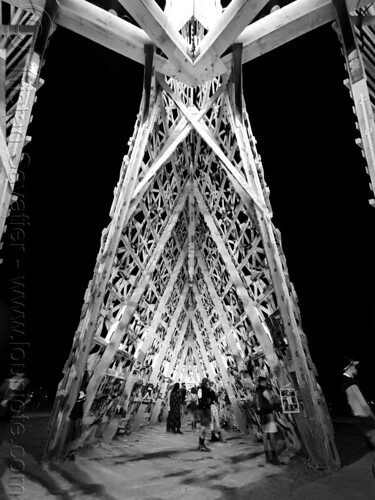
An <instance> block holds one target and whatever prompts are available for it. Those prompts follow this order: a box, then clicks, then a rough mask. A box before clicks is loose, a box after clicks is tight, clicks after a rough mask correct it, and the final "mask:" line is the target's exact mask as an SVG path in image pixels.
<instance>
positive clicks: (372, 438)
mask: <svg viewBox="0 0 375 500" xmlns="http://www.w3.org/2000/svg"><path fill="white" fill-rule="evenodd" d="M358 364H359V361H356V360H354V359H352V358H348V357H345V358H343V359H342V367H343V382H342V387H343V391H344V393H345V395H346V399H347V402H348V405H349V406H350V408H351V410H352V413H353V415H354V417H355V421H356V424H357V427H358V428H359V429H360V431H361V434H362V435H363V437H364V439H365V442H366V445H367V447H368V449H369V450H370V452H371V455H372V460H373V464H372V472H373V474H374V476H375V415H374V413H373V412H372V410H371V408H370V406H369V405H368V403H367V401H366V399H365V398H364V396H363V394H362V391H361V390H360V388H359V385H358V381H357V374H358V371H357V366H358Z"/></svg>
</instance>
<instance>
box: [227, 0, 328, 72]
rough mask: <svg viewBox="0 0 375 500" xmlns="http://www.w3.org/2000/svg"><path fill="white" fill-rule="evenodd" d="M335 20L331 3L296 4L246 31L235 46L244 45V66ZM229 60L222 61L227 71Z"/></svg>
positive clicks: (305, 0)
mask: <svg viewBox="0 0 375 500" xmlns="http://www.w3.org/2000/svg"><path fill="white" fill-rule="evenodd" d="M334 19H335V15H334V10H333V5H332V2H331V0H295V1H294V2H292V3H290V4H288V5H286V6H285V7H283V8H281V9H279V10H276V11H274V12H272V13H271V14H269V15H268V16H265V17H263V18H261V19H259V21H256V22H255V23H253V24H251V25H250V26H248V27H246V28H245V29H244V30H243V32H242V33H241V34H240V35H239V36H238V37H237V38H236V40H235V43H242V44H243V62H244V63H246V62H248V61H251V60H253V59H255V58H257V57H259V56H261V55H263V54H266V53H267V52H270V51H271V50H274V49H276V48H277V47H280V46H281V45H284V44H285V43H287V42H289V41H291V40H294V39H295V38H298V37H299V36H301V35H303V34H305V33H308V32H309V31H312V30H314V29H316V28H318V27H320V26H323V25H324V24H326V23H329V22H332V21H333V20H334ZM230 59H231V54H228V55H226V56H224V57H223V58H222V60H223V62H224V63H225V64H227V66H228V67H230Z"/></svg>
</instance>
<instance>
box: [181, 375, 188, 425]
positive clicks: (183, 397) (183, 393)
mask: <svg viewBox="0 0 375 500" xmlns="http://www.w3.org/2000/svg"><path fill="white" fill-rule="evenodd" d="M186 395H187V390H186V384H185V382H182V386H181V388H180V399H181V424H182V422H183V420H184V416H185V413H186Z"/></svg>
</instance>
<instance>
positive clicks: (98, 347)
mask: <svg viewBox="0 0 375 500" xmlns="http://www.w3.org/2000/svg"><path fill="white" fill-rule="evenodd" d="M124 3H126V4H127V7H128V9H129V10H130V11H131V13H132V15H134V17H135V18H136V19H137V16H139V19H140V20H143V21H144V22H145V23H146V24H147V23H151V24H152V25H154V27H155V29H156V27H158V29H161V31H162V32H163V33H167V34H168V36H170V38H169V42H168V43H167V42H166V43H164V44H162V45H161V46H160V48H161V50H162V51H163V52H165V54H166V55H167V56H168V57H169V63H168V64H170V67H169V69H168V72H169V73H175V74H174V76H163V75H161V73H159V72H158V71H156V68H157V64H156V63H155V61H156V60H157V57H158V52H157V51H156V52H155V49H154V47H153V46H152V45H147V46H146V47H145V79H144V93H143V99H142V103H141V107H140V112H139V114H138V118H137V122H136V125H135V131H134V135H133V137H132V138H131V139H130V141H129V151H128V154H127V155H126V156H125V157H124V161H123V165H122V169H121V175H120V180H119V182H118V185H117V187H116V190H115V194H114V201H113V205H112V208H111V218H112V220H111V223H110V225H109V226H108V228H106V229H105V230H104V231H103V235H102V241H101V248H100V251H99V255H98V259H97V264H96V267H95V271H94V276H93V279H92V281H91V282H90V284H89V287H88V289H87V292H86V295H85V303H84V306H83V309H82V314H81V320H80V324H79V328H78V330H77V333H76V335H75V338H74V341H73V347H72V351H71V354H70V357H69V359H68V361H67V363H66V366H65V369H64V378H63V380H62V381H61V383H60V385H59V388H58V394H57V399H56V403H55V407H54V411H53V415H52V419H51V424H50V433H49V439H48V443H47V448H46V455H47V456H64V454H65V453H66V452H67V447H66V440H65V437H66V434H67V431H68V426H69V414H70V411H71V409H72V406H73V405H74V402H75V400H76V398H77V394H78V391H79V389H80V388H84V389H85V390H86V391H87V398H86V403H85V410H84V419H83V422H84V428H83V433H82V436H81V438H80V443H81V444H82V445H84V444H87V443H89V442H91V441H92V439H95V438H97V437H101V436H103V433H104V432H105V430H106V428H107V427H108V424H109V422H110V420H111V418H112V417H113V416H114V414H115V412H116V408H117V407H118V406H120V407H121V408H124V409H125V415H126V417H125V420H126V423H125V426H126V428H127V430H128V431H129V432H130V431H131V430H137V429H139V427H140V426H141V425H145V424H147V423H155V422H156V421H157V419H158V417H159V415H160V413H161V412H162V411H163V406H164V403H165V396H166V394H167V389H168V381H170V380H172V379H173V380H175V381H176V380H178V379H181V380H188V378H189V377H191V378H192V379H195V380H199V379H201V378H202V377H203V376H208V377H209V378H211V379H212V380H215V381H216V383H218V384H221V385H222V387H224V388H225V389H226V392H227V395H228V397H229V400H230V402H231V406H232V409H233V412H234V416H235V419H236V422H237V425H238V427H239V428H240V430H241V431H243V432H248V430H249V429H250V428H251V427H252V426H253V425H256V423H257V421H256V417H255V415H254V414H252V413H251V411H250V413H249V412H248V411H244V409H243V407H242V406H241V405H240V402H239V401H240V398H241V394H242V393H243V391H244V387H243V384H242V383H241V377H240V376H239V374H240V373H241V371H242V370H243V369H244V367H245V365H246V364H247V363H248V362H249V361H251V360H254V359H255V358H258V357H259V356H262V357H263V359H264V360H265V364H266V366H267V367H268V370H269V372H270V374H272V384H273V386H274V390H275V391H278V390H279V389H280V388H281V387H283V386H287V387H293V388H294V389H296V391H297V394H298V397H299V400H300V405H301V408H302V413H300V414H297V415H295V416H294V417H292V416H291V415H290V414H287V413H285V414H284V413H282V412H280V413H279V415H278V418H279V420H280V422H281V423H282V425H283V428H284V429H285V434H286V440H287V443H288V445H289V446H290V447H294V448H298V447H299V440H298V438H297V435H300V436H301V438H302V442H303V445H304V446H305V448H306V450H307V451H308V453H309V455H310V456H311V458H312V459H313V461H314V463H316V464H320V465H324V466H328V467H335V466H336V465H337V463H338V458H337V453H336V451H335V445H334V441H333V435H332V429H331V426H330V421H329V417H328V413H327V410H326V406H325V402H324V397H323V395H322V394H321V391H320V388H319V386H318V385H317V383H316V380H315V369H314V365H313V363H312V361H311V358H310V354H309V351H308V346H307V342H306V338H305V336H304V334H303V332H302V329H301V323H300V318H299V312H298V306H297V303H296V298H295V293H294V290H293V286H292V284H291V283H290V281H289V278H288V272H287V267H286V263H285V258H284V255H283V251H282V247H281V240H280V235H279V232H278V231H277V229H276V228H274V226H273V224H272V222H271V217H272V212H271V207H270V202H269V198H268V189H267V186H266V184H265V181H264V176H263V167H262V164H261V160H260V157H259V155H258V153H257V150H256V141H255V138H254V136H253V134H252V131H251V127H250V123H249V119H248V116H247V113H246V110H245V106H244V102H243V98H242V88H241V85H242V81H241V46H240V45H238V44H236V45H233V46H232V48H231V51H232V55H233V57H232V65H231V67H230V68H229V69H228V68H226V67H223V66H222V65H221V64H220V63H219V62H217V64H216V65H215V64H214V65H211V66H210V68H211V70H210V71H211V72H212V73H211V74H209V75H206V74H205V73H204V68H205V67H206V66H205V63H204V61H205V58H212V51H213V50H214V49H213V48H212V47H214V48H215V50H218V51H222V50H223V47H224V46H222V47H221V48H219V46H220V41H221V40H222V39H225V40H226V42H225V43H229V44H230V43H231V36H234V39H235V37H236V33H232V30H229V31H227V30H225V29H222V28H221V27H220V26H221V24H220V19H221V18H220V16H221V15H222V14H221V12H220V5H219V2H214V1H212V2H211V3H210V5H211V7H212V8H215V9H216V13H217V16H218V19H219V21H218V22H217V24H216V25H215V24H214V26H213V27H211V26H205V25H204V24H202V22H201V20H202V19H203V18H204V16H203V14H204V4H202V5H201V11H200V14H201V15H199V13H197V15H196V16H190V17H189V18H188V19H184V23H185V24H183V25H181V26H180V25H179V29H180V32H178V31H177V30H175V31H173V30H172V28H171V20H173V8H172V7H173V2H171V3H168V4H167V9H168V5H169V9H170V10H169V11H167V14H168V20H169V21H170V23H169V24H168V23H166V18H165V17H163V15H162V14H163V13H162V12H161V11H160V12H159V11H158V10H155V11H153V7H152V8H150V6H148V8H146V7H144V6H143V7H140V6H137V7H134V9H133V10H131V5H130V4H129V5H128V2H124ZM237 3H239V2H233V6H234V4H237ZM150 5H151V4H150ZM246 5H247V8H249V6H248V4H246ZM138 7H139V8H140V10H138ZM237 7H238V5H237ZM258 7H259V8H260V7H261V6H260V5H258ZM233 8H234V7H233ZM232 10H233V9H232ZM255 14H256V12H254V11H253V12H252V15H255ZM248 15H249V13H248ZM226 16H227V18H228V19H227V24H226V26H227V27H228V25H229V26H231V28H233V29H234V27H235V26H237V29H240V27H239V26H238V25H237V24H236V23H235V22H234V21H231V19H232V18H233V12H231V11H228V13H227V15H226ZM234 17H235V16H234ZM179 19H180V18H179ZM232 23H233V24H232ZM246 23H248V20H247V21H246ZM240 24H241V23H240ZM241 29H242V28H241ZM210 30H212V31H210ZM207 33H208V34H207ZM207 38H209V41H210V45H207V43H208V42H207ZM171 42H173V43H172V45H173V44H174V45H173V46H174V49H176V50H172V48H171ZM184 43H185V45H186V46H184V45H183V44H184ZM177 49H178V50H177ZM198 49H200V52H199V50H198ZM183 50H185V52H186V54H187V53H188V54H190V55H189V56H187V57H186V58H185V60H181V59H180V58H179V57H176V52H178V51H180V52H181V51H182V52H183ZM186 54H185V55H186ZM210 54H211V55H210ZM202 61H203V62H202ZM195 63H196V64H195ZM179 75H180V76H181V77H179V78H178V77H177V76H179Z"/></svg>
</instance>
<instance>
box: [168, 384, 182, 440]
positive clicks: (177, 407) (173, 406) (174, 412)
mask: <svg viewBox="0 0 375 500" xmlns="http://www.w3.org/2000/svg"><path fill="white" fill-rule="evenodd" d="M167 429H168V430H169V431H172V432H174V433H175V434H182V432H181V395H180V384H179V383H178V382H176V383H175V384H174V386H173V389H172V391H171V395H170V397H169V413H168V418H167Z"/></svg>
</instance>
